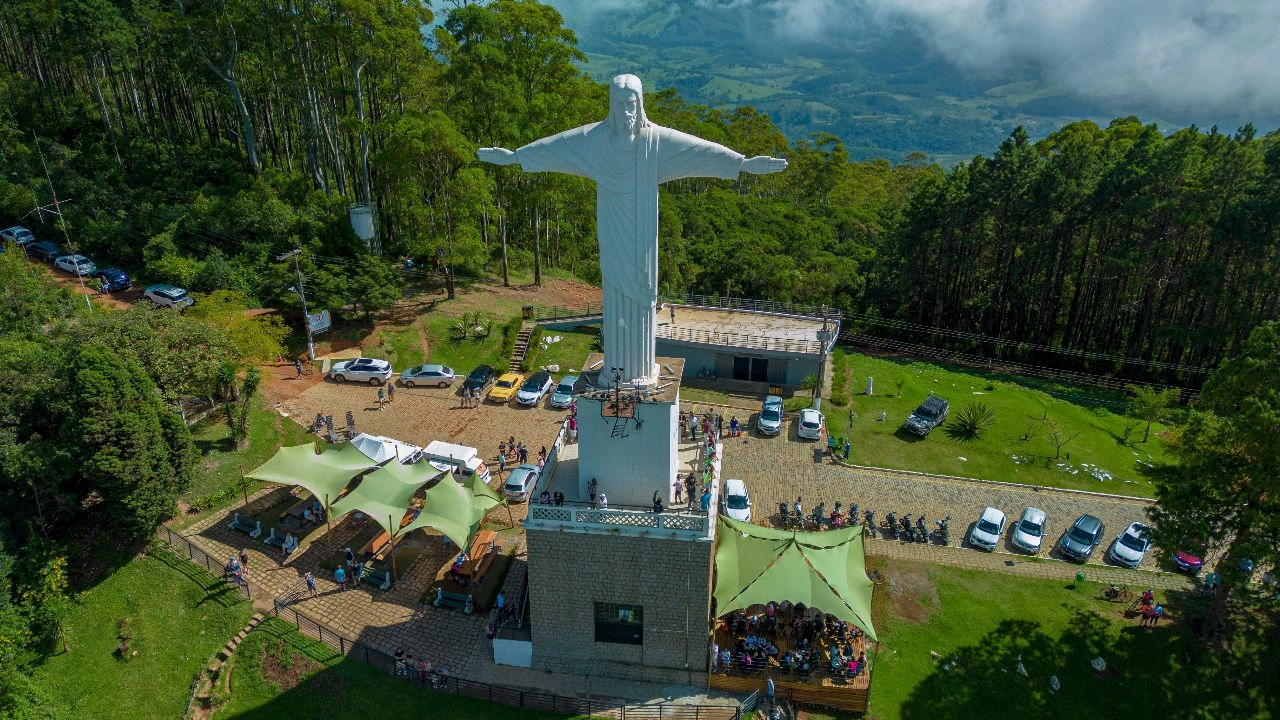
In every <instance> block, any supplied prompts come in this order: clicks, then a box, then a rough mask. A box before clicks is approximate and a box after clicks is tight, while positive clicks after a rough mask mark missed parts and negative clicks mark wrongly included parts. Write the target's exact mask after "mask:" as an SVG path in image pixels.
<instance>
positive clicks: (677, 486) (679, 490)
mask: <svg viewBox="0 0 1280 720" xmlns="http://www.w3.org/2000/svg"><path fill="white" fill-rule="evenodd" d="M671 489H672V490H673V491H675V495H676V504H677V505H678V504H680V502H681V501H680V497H681V495H682V494H683V493H684V483H681V482H680V476H679V475H677V476H676V481H675V482H673V483H671Z"/></svg>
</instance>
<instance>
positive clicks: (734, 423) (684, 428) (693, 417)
mask: <svg viewBox="0 0 1280 720" xmlns="http://www.w3.org/2000/svg"><path fill="white" fill-rule="evenodd" d="M737 428H738V418H737V417H733V418H731V419H730V420H729V429H730V431H732V432H734V434H735V436H736V434H737ZM723 430H724V416H723V415H721V414H719V413H712V412H708V413H707V414H706V415H699V414H698V413H695V412H692V411H690V412H685V411H683V410H681V411H680V439H681V440H697V439H698V437H699V433H701V436H702V437H703V438H706V439H707V441H708V442H711V441H713V440H714V439H715V437H716V436H718V435H720V434H721V432H722V431H723Z"/></svg>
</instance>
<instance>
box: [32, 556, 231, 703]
mask: <svg viewBox="0 0 1280 720" xmlns="http://www.w3.org/2000/svg"><path fill="white" fill-rule="evenodd" d="M228 590H229V589H228V588H227V587H226V586H225V585H224V584H223V583H222V582H221V581H220V580H215V579H214V578H212V577H210V576H209V575H207V574H206V573H205V572H204V570H202V569H199V568H197V567H196V566H195V565H192V564H191V563H189V562H187V561H186V560H184V559H181V558H179V557H177V556H176V555H173V554H171V553H169V552H168V551H165V550H156V551H153V552H151V553H150V554H147V555H142V556H139V557H137V558H134V559H133V560H132V561H130V562H129V563H127V564H126V565H124V566H123V567H121V568H120V569H119V570H117V571H116V572H115V573H113V574H112V575H110V576H109V577H107V578H106V579H105V580H103V581H102V582H101V583H99V584H98V585H96V586H94V587H92V588H90V589H88V590H85V591H84V592H82V593H81V594H80V595H79V598H78V602H76V604H75V605H74V606H73V607H72V610H71V614H70V617H69V618H68V619H67V624H68V626H69V629H70V645H71V650H70V652H66V653H60V654H57V655H52V656H50V657H49V658H47V659H46V660H45V661H44V662H43V663H42V664H40V665H39V666H37V667H36V669H35V672H34V679H35V682H36V683H37V684H38V685H39V686H40V687H41V688H42V689H43V690H44V691H45V693H46V694H47V695H48V696H50V697H52V698H54V699H56V700H57V701H58V702H59V703H61V704H63V705H65V706H66V707H67V708H68V710H69V717H73V718H127V719H128V720H136V719H138V718H163V719H164V720H170V719H171V718H178V717H182V713H183V710H184V709H185V708H186V703H187V696H188V689H189V688H190V686H191V681H192V680H193V679H194V678H195V675H196V673H197V672H198V671H199V670H200V668H201V667H203V666H204V665H205V663H206V662H207V661H208V660H209V659H210V657H211V656H212V654H213V653H214V652H215V651H216V650H217V649H218V648H220V647H222V645H223V644H225V643H226V642H227V641H228V640H230V639H231V637H232V636H233V635H235V633H236V631H238V630H239V629H240V628H242V627H244V625H245V624H246V623H247V622H248V621H249V617H250V616H251V615H252V614H253V608H252V606H251V604H250V603H249V602H248V601H239V600H238V598H237V596H235V595H233V594H231V593H230V592H229V591H228ZM124 633H128V634H130V635H131V636H132V637H131V639H130V642H129V648H130V649H129V652H128V653H127V659H121V658H119V657H117V656H116V648H117V645H118V644H119V643H120V635H122V634H124ZM135 651H136V652H137V654H136V655H134V654H133V653H134V652H135Z"/></svg>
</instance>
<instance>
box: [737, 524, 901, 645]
mask: <svg viewBox="0 0 1280 720" xmlns="http://www.w3.org/2000/svg"><path fill="white" fill-rule="evenodd" d="M719 517H720V519H719V523H720V527H719V533H718V534H719V540H718V546H717V548H716V587H715V599H716V612H718V613H720V614H721V615H723V614H725V613H728V612H730V611H732V610H742V609H746V608H749V607H751V606H752V605H763V604H765V603H768V602H769V601H770V600H777V601H780V600H790V601H791V602H792V603H797V604H798V603H804V604H805V605H806V606H808V607H811V608H820V609H821V610H822V611H823V612H826V613H830V614H832V615H834V616H836V617H838V618H840V619H841V620H847V621H849V622H851V623H853V624H854V625H857V626H858V627H860V628H862V630H863V631H864V632H866V633H867V637H869V638H871V639H872V640H875V639H876V632H875V628H873V627H872V626H871V589H872V583H871V579H870V578H868V577H867V571H866V560H865V556H864V552H863V546H862V538H863V535H862V527H861V526H859V525H855V526H852V527H849V528H842V529H839V530H828V531H825V532H819V533H803V532H801V533H797V532H791V531H787V530H775V529H773V528H766V527H760V526H758V525H749V524H747V523H743V522H739V521H737V520H731V519H730V518H727V517H725V516H724V515H720V516H719Z"/></svg>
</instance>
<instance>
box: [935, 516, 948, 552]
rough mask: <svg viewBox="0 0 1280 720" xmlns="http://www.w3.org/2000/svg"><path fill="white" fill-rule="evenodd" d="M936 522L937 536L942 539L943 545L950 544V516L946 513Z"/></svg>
mask: <svg viewBox="0 0 1280 720" xmlns="http://www.w3.org/2000/svg"><path fill="white" fill-rule="evenodd" d="M937 522H938V538H939V539H940V540H942V544H943V545H950V544H951V516H950V515H948V516H946V517H945V518H943V519H941V520H939V521H937Z"/></svg>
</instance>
